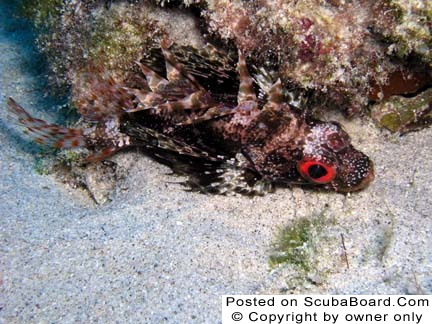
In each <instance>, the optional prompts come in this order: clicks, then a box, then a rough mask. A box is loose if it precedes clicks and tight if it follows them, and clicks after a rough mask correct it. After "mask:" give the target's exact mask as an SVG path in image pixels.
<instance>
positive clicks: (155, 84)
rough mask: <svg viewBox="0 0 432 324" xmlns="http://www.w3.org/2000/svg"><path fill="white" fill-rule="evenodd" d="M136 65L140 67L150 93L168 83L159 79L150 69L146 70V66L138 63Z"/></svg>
mask: <svg viewBox="0 0 432 324" xmlns="http://www.w3.org/2000/svg"><path fill="white" fill-rule="evenodd" d="M136 63H137V64H138V66H139V67H140V69H141V71H142V73H144V75H145V77H146V79H147V84H148V86H149V88H150V89H151V90H152V91H155V90H157V89H158V88H159V87H160V86H161V85H163V84H167V83H168V80H166V79H164V78H163V77H161V76H160V75H159V74H157V73H156V72H155V71H153V70H152V69H150V68H148V67H147V66H145V65H144V64H142V63H140V62H136Z"/></svg>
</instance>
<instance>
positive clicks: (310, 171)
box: [298, 160, 336, 184]
mask: <svg viewBox="0 0 432 324" xmlns="http://www.w3.org/2000/svg"><path fill="white" fill-rule="evenodd" d="M298 170H299V172H300V174H301V175H302V177H304V178H305V179H307V180H309V181H311V182H314V183H320V184H321V183H322V184H323V183H328V182H330V181H332V180H333V179H334V177H335V175H336V170H335V168H334V167H333V166H330V165H328V164H326V163H323V162H321V161H316V160H306V161H304V160H303V161H300V162H299V164H298Z"/></svg>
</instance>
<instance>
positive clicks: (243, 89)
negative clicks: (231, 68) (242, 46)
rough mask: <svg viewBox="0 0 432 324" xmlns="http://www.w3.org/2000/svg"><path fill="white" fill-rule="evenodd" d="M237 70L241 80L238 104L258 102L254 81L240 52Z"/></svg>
mask: <svg viewBox="0 0 432 324" xmlns="http://www.w3.org/2000/svg"><path fill="white" fill-rule="evenodd" d="M237 70H238V72H239V78H240V87H239V92H238V96H237V101H238V103H239V104H240V103H243V102H245V101H256V100H257V97H256V95H255V90H254V88H253V79H252V77H251V76H250V74H249V71H248V69H247V66H246V61H245V58H244V56H243V54H242V52H241V51H240V50H239V52H238V64H237Z"/></svg>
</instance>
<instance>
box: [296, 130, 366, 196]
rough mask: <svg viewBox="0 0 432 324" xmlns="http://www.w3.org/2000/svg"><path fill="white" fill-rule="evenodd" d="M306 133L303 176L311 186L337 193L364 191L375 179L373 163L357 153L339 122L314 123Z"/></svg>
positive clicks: (301, 166)
mask: <svg viewBox="0 0 432 324" xmlns="http://www.w3.org/2000/svg"><path fill="white" fill-rule="evenodd" d="M308 128H309V131H307V132H305V137H304V143H303V150H302V158H301V159H300V160H299V161H298V162H297V171H298V173H299V174H300V176H301V177H302V178H303V179H304V180H306V181H307V182H309V183H311V184H317V185H322V186H323V187H324V188H325V189H328V190H334V191H337V192H352V191H357V190H361V189H363V188H365V187H366V186H367V185H368V184H369V183H370V182H371V181H372V180H373V179H374V167H373V162H372V161H371V160H370V159H369V157H368V156H367V155H365V154H364V153H362V152H360V151H359V150H357V149H355V148H354V146H353V145H352V144H351V138H350V137H349V135H348V134H347V133H346V132H345V131H344V130H343V129H342V127H341V126H340V125H339V124H338V123H336V122H314V123H313V124H312V125H311V126H309V127H308Z"/></svg>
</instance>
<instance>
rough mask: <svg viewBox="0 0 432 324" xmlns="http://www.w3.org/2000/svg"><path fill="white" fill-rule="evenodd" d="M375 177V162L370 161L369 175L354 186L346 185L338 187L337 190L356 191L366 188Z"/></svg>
mask: <svg viewBox="0 0 432 324" xmlns="http://www.w3.org/2000/svg"><path fill="white" fill-rule="evenodd" d="M374 179H375V172H374V165H373V162H372V161H370V165H369V170H368V173H367V175H366V176H365V177H364V178H363V179H362V180H361V181H360V182H359V183H358V184H356V185H354V186H346V187H338V188H336V191H338V192H345V193H348V192H354V191H359V190H362V189H365V188H366V187H367V186H369V184H370V183H371V182H372V181H373V180H374Z"/></svg>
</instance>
